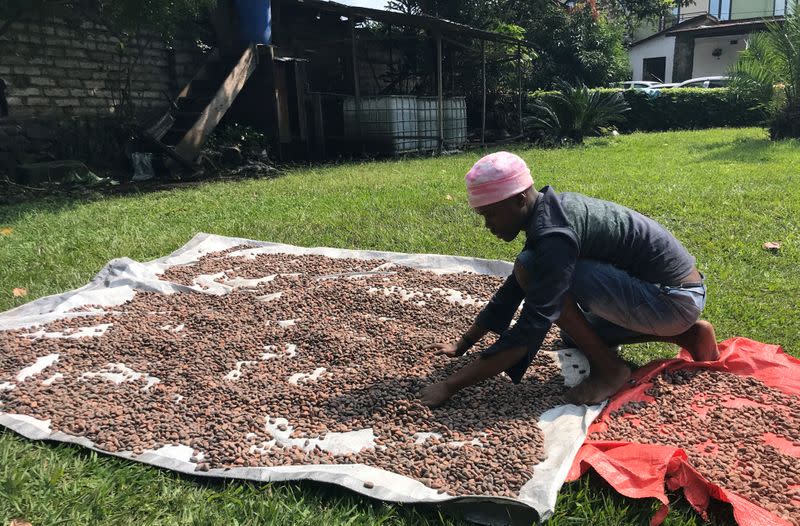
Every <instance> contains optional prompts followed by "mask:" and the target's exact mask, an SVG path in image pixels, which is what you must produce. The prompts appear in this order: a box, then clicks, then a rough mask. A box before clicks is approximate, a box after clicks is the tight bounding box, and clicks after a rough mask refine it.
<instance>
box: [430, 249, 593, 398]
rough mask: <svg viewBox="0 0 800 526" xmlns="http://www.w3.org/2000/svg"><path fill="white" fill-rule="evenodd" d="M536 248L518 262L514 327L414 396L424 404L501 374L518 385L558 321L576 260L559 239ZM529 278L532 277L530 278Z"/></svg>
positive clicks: (574, 254)
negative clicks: (520, 274)
mask: <svg viewBox="0 0 800 526" xmlns="http://www.w3.org/2000/svg"><path fill="white" fill-rule="evenodd" d="M537 248H538V249H539V250H538V251H536V252H533V253H532V254H533V258H532V260H530V261H527V263H528V264H527V265H525V264H524V263H526V260H524V259H521V257H520V258H518V261H519V262H520V265H521V266H522V267H524V268H522V269H521V270H523V271H526V272H525V274H526V276H525V277H526V278H527V279H525V280H524V281H527V283H526V288H527V291H524V292H523V294H525V304H524V305H523V308H522V313H521V315H520V318H519V321H518V322H517V324H516V325H515V326H514V327H513V328H511V329H507V330H505V331H503V333H502V335H501V337H500V339H499V340H498V341H497V342H495V343H494V344H493V345H492V346H491V347H489V348H488V349H487V350H485V351H484V352H483V353H482V355H481V358H480V359H477V360H474V361H473V362H471V363H470V364H469V365H467V366H465V367H464V368H462V369H461V370H459V371H456V372H455V373H453V374H452V375H451V376H450V377H449V378H447V379H446V380H445V381H444V382H439V383H436V384H433V385H430V386H428V387H426V388H424V389H422V390H421V391H420V393H419V396H420V398H421V399H422V402H423V403H425V404H426V405H429V406H436V405H439V404H441V403H443V402H444V401H446V400H447V399H448V398H450V397H451V396H452V395H453V394H455V393H456V392H457V391H458V390H460V389H463V388H464V387H467V386H469V385H472V384H474V383H477V382H480V381H482V380H485V379H487V378H490V377H492V376H495V375H496V374H499V373H501V372H503V371H505V372H506V373H508V375H509V377H510V378H511V380H512V381H513V382H514V383H519V382H520V380H521V379H522V375H523V374H524V373H525V370H526V369H527V368H528V365H529V364H530V362H531V360H532V359H533V356H534V355H535V354H536V352H537V351H538V350H539V346H540V345H541V343H542V340H544V337H545V334H546V333H547V331H548V330H549V329H550V326H551V325H552V324H553V323H554V322H555V321H556V320H557V319H558V318H559V315H560V313H561V307H562V304H563V299H564V295H565V294H566V293H567V291H568V289H569V285H570V283H571V281H572V272H573V269H574V266H575V262H576V261H577V256H578V250H577V246H576V245H575V244H574V242H573V241H572V240H571V239H569V238H567V237H565V236H562V235H551V236H547V237H546V238H545V239H543V240H541V241H540V243H539V245H538V246H537ZM520 256H522V254H521V255H520ZM530 276H535V277H534V278H533V280H532V279H530ZM509 280H513V283H514V285H515V288H517V289H519V290H523V289H522V287H520V285H519V283H518V280H517V279H516V278H515V277H514V275H513V274H512V276H511V277H510V278H509ZM531 281H533V283H532V282H531ZM507 283H508V281H507ZM479 320H480V316H479V318H478V321H479Z"/></svg>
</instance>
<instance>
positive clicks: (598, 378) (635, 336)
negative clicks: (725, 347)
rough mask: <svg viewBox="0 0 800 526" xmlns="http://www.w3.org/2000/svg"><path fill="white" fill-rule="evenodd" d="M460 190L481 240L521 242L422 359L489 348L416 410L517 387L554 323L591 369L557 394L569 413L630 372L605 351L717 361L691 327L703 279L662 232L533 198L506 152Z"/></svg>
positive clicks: (611, 211) (565, 202) (545, 196)
mask: <svg viewBox="0 0 800 526" xmlns="http://www.w3.org/2000/svg"><path fill="white" fill-rule="evenodd" d="M466 183H467V196H468V200H469V204H470V206H471V207H472V208H473V209H474V210H475V211H476V212H477V213H478V214H480V215H481V216H482V217H483V219H484V221H485V225H486V228H488V229H489V230H490V231H491V232H492V234H494V235H495V236H497V237H499V238H500V239H502V240H504V241H506V242H511V241H513V240H514V239H515V238H516V237H517V235H518V234H519V233H520V232H525V236H526V241H525V246H524V247H523V249H522V252H520V254H519V256H517V259H516V261H515V262H514V270H513V272H512V274H511V275H510V276H508V278H507V279H506V281H505V282H504V283H503V285H502V286H501V287H500V288H499V289H498V290H497V292H496V293H495V294H494V296H493V297H492V299H491V300H490V301H489V303H488V304H487V305H486V307H484V309H483V310H482V311H481V312H480V314H479V315H478V316H477V318H476V319H475V322H474V323H473V324H472V326H471V327H470V328H469V329H468V330H467V332H466V333H465V334H464V335H463V336H462V337H461V338H460V339H459V340H458V341H457V342H455V343H437V344H434V345H432V346H431V348H432V350H435V351H437V352H440V353H442V354H445V355H447V356H450V357H457V356H461V355H463V354H464V353H465V352H467V351H468V350H469V349H470V347H472V346H473V345H475V343H477V342H478V341H480V340H481V338H483V337H484V336H485V335H486V334H487V333H488V332H489V331H492V332H494V333H497V334H499V338H498V340H497V341H496V342H495V343H494V344H492V345H491V346H490V347H488V348H487V349H486V350H485V351H484V352H483V353H482V354H481V356H480V357H479V358H478V359H476V360H474V361H472V362H471V363H469V364H468V365H466V366H464V367H463V368H461V369H460V370H458V371H456V372H455V373H454V374H452V375H451V376H449V377H448V378H446V379H445V380H444V381H442V382H438V383H434V384H431V385H428V386H426V387H425V388H423V389H422V390H421V391H420V393H419V397H420V398H421V400H422V402H423V403H425V404H426V405H428V406H432V407H433V406H438V405H440V404H442V403H444V402H445V401H446V400H448V399H449V398H450V397H451V396H453V395H454V394H456V393H457V392H458V391H459V390H461V389H464V388H465V387H468V386H470V385H473V384H475V383H477V382H480V381H482V380H485V379H487V378H490V377H492V376H495V375H496V374H499V373H501V372H503V371H505V372H506V374H508V376H509V377H510V378H511V380H512V381H513V382H514V383H519V382H520V381H521V380H522V376H523V375H524V374H525V371H526V370H527V368H528V366H529V365H530V363H531V361H532V360H533V358H534V356H535V355H536V352H537V351H538V350H539V347H540V346H541V344H542V341H543V340H544V337H545V335H546V334H547V332H548V331H549V329H550V327H551V326H552V324H553V323H555V324H556V325H558V326H559V328H560V329H561V333H562V338H564V340H565V343H567V344H568V345H570V346H574V347H577V348H578V349H580V350H581V351H582V352H583V353H584V355H586V357H587V358H588V360H589V364H590V367H591V371H590V373H589V376H588V377H586V378H585V379H584V380H583V381H582V382H581V383H579V384H578V385H576V386H574V387H572V388H571V389H570V390H569V391H568V392H567V398H568V399H569V400H570V401H571V402H573V403H578V404H582V403H587V404H592V403H598V402H601V401H602V400H604V399H606V398H608V397H609V396H611V395H613V394H614V393H616V392H617V391H618V390H619V389H620V388H622V386H624V385H625V384H626V383H627V381H628V379H629V378H630V375H631V371H630V369H629V368H628V367H627V365H626V364H625V362H624V361H623V360H622V359H621V358H620V357H619V356H617V354H616V352H615V349H614V347H615V346H617V345H619V344H624V343H637V342H648V341H661V342H670V343H674V344H676V345H679V346H681V347H683V348H684V349H686V350H687V351H688V352H689V353H690V354H691V355H692V357H693V358H694V359H695V360H698V361H707V360H716V359H717V358H718V357H719V353H718V350H717V345H716V336H715V334H714V327H713V326H712V325H711V324H710V323H709V322H707V321H703V320H700V319H699V318H700V314H701V313H702V311H703V308H704V307H705V303H706V286H705V283H704V281H705V280H704V277H703V275H702V274H700V272H699V271H698V270H697V268H696V267H695V259H694V257H692V256H691V255H690V254H689V252H688V251H687V250H686V248H684V246H683V245H682V244H681V243H680V241H678V240H677V239H676V238H675V237H674V236H673V235H672V234H671V233H670V232H669V231H667V229H666V228H664V227H663V226H662V225H660V224H659V223H657V222H656V221H654V220H652V219H650V218H648V217H645V216H643V215H642V214H640V213H638V212H635V211H633V210H630V209H628V208H625V207H624V206H621V205H618V204H615V203H611V202H608V201H601V200H599V199H594V198H591V197H588V196H585V195H581V194H577V193H570V192H564V193H557V192H555V191H554V190H553V189H552V188H550V187H549V186H545V187H544V188H542V189H541V190H539V191H537V190H536V189H534V188H533V179H532V177H531V173H530V170H529V169H528V167H527V165H526V164H525V161H523V160H522V159H521V158H520V157H518V156H517V155H514V154H512V153H508V152H498V153H493V154H490V155H487V156H486V157H484V158H482V159H481V160H479V161H478V162H477V163H475V165H474V166H473V167H472V169H471V170H470V171H469V172H468V173H467V175H466ZM523 299H524V300H525V302H524V304H523V307H522V312H521V313H520V316H519V319H518V321H517V323H516V324H515V325H514V326H513V327H510V328H509V326H510V324H511V320H512V318H513V317H514V314H515V313H516V312H517V310H518V307H519V305H520V303H521V302H522V300H523Z"/></svg>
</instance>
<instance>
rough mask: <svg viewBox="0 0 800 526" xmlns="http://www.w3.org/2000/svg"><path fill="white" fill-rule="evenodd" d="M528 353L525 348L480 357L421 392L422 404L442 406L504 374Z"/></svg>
mask: <svg viewBox="0 0 800 526" xmlns="http://www.w3.org/2000/svg"><path fill="white" fill-rule="evenodd" d="M527 353H528V348H527V347H526V346H523V347H515V348H513V349H507V350H505V351H503V352H501V353H497V354H494V355H492V356H487V357H482V356H479V357H478V358H476V359H474V360H473V361H472V362H470V363H469V364H468V365H465V366H464V367H462V368H461V369H459V370H458V371H456V372H455V373H453V374H452V375H450V376H448V377H447V379H445V380H444V381H442V382H438V383H435V384H431V385H429V386H427V387H425V388H423V389H422V390H421V391H420V392H419V397H420V398H421V400H422V403H423V404H425V405H427V406H429V407H436V406H438V405H441V404H442V403H444V402H445V401H446V400H447V399H448V398H450V397H451V396H453V395H454V394H456V393H457V392H458V391H460V390H461V389H464V388H465V387H469V386H470V385H473V384H476V383H478V382H481V381H483V380H486V379H487V378H491V377H492V376H495V375H498V374H500V373H502V372H503V371H505V370H506V369H508V368H509V367H511V366H513V365H514V364H515V363H517V362H519V361H520V360H522V359H523V358H524V357H525V355H526V354H527Z"/></svg>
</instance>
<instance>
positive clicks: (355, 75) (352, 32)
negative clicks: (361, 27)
mask: <svg viewBox="0 0 800 526" xmlns="http://www.w3.org/2000/svg"><path fill="white" fill-rule="evenodd" d="M350 40H351V41H352V44H351V45H352V58H353V95H354V96H355V98H356V101H355V102H356V132H357V133H358V139H359V142H361V86H360V85H359V82H358V53H357V46H356V23H355V21H353V20H352V19H351V20H350ZM362 148H363V144H362Z"/></svg>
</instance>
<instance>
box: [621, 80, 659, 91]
mask: <svg viewBox="0 0 800 526" xmlns="http://www.w3.org/2000/svg"><path fill="white" fill-rule="evenodd" d="M655 84H658V82H653V81H650V80H626V81H625V82H617V85H616V87H618V88H622V89H645V88H651V87H653V85H655Z"/></svg>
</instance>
